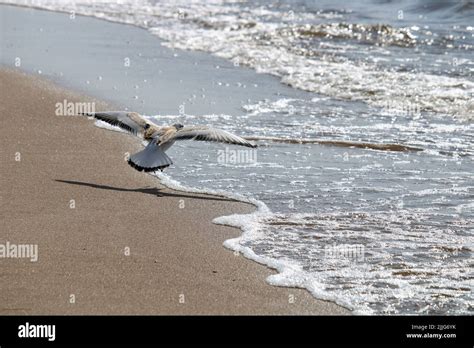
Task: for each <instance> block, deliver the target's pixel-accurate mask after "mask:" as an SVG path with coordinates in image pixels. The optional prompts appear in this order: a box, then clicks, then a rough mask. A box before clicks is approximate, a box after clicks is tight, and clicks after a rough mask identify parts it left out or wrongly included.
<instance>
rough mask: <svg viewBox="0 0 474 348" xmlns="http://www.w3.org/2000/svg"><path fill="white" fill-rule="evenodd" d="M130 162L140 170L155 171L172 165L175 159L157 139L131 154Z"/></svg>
mask: <svg viewBox="0 0 474 348" xmlns="http://www.w3.org/2000/svg"><path fill="white" fill-rule="evenodd" d="M128 164H129V165H130V166H132V167H133V168H135V169H136V170H138V171H140V172H142V171H144V172H155V171H157V170H160V169H163V168H166V167H168V166H170V165H171V164H173V161H172V160H171V158H169V157H168V155H167V154H166V153H165V152H164V151H163V149H161V147H160V146H158V145H157V144H156V141H151V142H150V143H149V144H148V145H147V146H146V147H145V149H143V150H142V151H140V152H137V153H135V154H133V155H131V156H130V158H129V159H128Z"/></svg>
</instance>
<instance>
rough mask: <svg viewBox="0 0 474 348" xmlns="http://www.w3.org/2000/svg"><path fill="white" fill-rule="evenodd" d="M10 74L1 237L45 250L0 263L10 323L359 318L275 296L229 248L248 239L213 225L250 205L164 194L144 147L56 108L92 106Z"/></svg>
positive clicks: (292, 292)
mask: <svg viewBox="0 0 474 348" xmlns="http://www.w3.org/2000/svg"><path fill="white" fill-rule="evenodd" d="M0 71H1V72H0V80H1V82H2V86H8V88H4V87H2V95H4V96H5V100H6V102H5V103H4V104H2V111H3V114H4V115H5V116H4V118H5V124H6V126H5V128H3V132H4V134H3V136H2V142H3V144H2V149H4V151H3V152H2V157H3V163H5V166H4V167H3V169H2V171H5V173H2V178H4V179H3V181H4V182H3V183H2V195H1V196H2V202H1V206H2V214H4V215H5V217H4V218H2V221H3V222H2V224H3V225H4V226H2V230H4V231H7V233H6V235H5V240H8V241H10V242H11V243H15V242H16V243H31V244H37V245H38V254H39V255H38V262H35V263H33V262H31V263H30V262H26V261H25V260H15V259H9V260H2V261H3V262H4V266H5V268H4V274H3V276H4V281H5V284H7V285H6V286H5V289H4V291H2V295H1V296H0V299H1V300H0V301H1V303H2V304H1V309H0V313H1V314H4V315H5V314H10V315H11V314H42V315H44V314H325V315H327V314H330V315H331V314H348V313H350V312H349V311H348V310H346V309H344V308H342V307H340V306H338V305H336V304H334V303H332V302H327V301H322V300H317V299H315V298H313V297H312V295H311V294H310V293H309V292H308V291H306V290H303V289H295V288H282V287H275V286H271V285H269V284H267V283H266V282H265V278H266V277H267V276H269V275H271V274H275V271H273V270H271V269H269V268H267V267H265V266H263V265H260V264H257V263H256V262H254V261H251V260H248V259H246V258H244V257H242V256H233V254H232V251H230V250H228V249H226V248H224V247H223V245H222V244H223V242H224V241H225V240H228V239H231V238H235V237H238V236H239V235H240V234H241V231H240V230H238V229H235V228H231V227H226V226H222V225H216V224H214V223H212V220H213V219H214V218H215V217H220V216H223V215H229V214H232V213H247V212H249V211H251V210H249V208H250V207H249V206H248V205H247V204H244V203H241V202H236V201H232V200H229V199H225V198H222V197H216V196H210V195H204V194H193V193H186V192H181V191H173V190H170V189H168V188H165V187H162V186H161V185H160V184H158V185H157V178H155V177H152V176H149V175H145V174H143V173H139V172H136V171H134V170H133V169H131V168H129V167H128V166H127V165H126V163H125V162H124V161H123V154H124V153H125V152H127V151H133V150H135V149H138V148H139V146H140V142H139V141H137V140H136V139H133V138H132V137H130V136H127V135H125V134H121V133H116V132H107V131H105V130H103V129H100V128H98V127H95V126H94V125H93V122H92V121H90V120H87V119H86V118H85V119H81V118H80V117H69V118H68V117H59V116H55V115H54V105H55V103H56V102H61V101H62V100H64V99H67V100H68V101H73V102H74V101H84V100H83V99H84V98H86V99H87V101H91V100H94V99H92V98H90V97H84V96H81V95H77V94H76V93H74V92H71V91H69V90H64V89H63V88H61V87H58V86H57V85H54V84H53V83H51V82H49V81H47V80H45V79H39V78H37V77H33V76H29V75H26V74H25V73H23V72H22V73H20V72H18V71H13V70H10V69H8V70H7V69H5V68H2V69H1V70H0ZM94 101H95V102H96V103H97V108H98V109H104V108H107V105H106V104H104V103H102V102H99V101H97V100H94ZM53 144H54V146H53ZM17 153H20V156H21V160H20V161H15V160H14V159H13V156H14V154H17ZM112 168H117V170H116V171H115V170H111V169H112ZM156 186H158V187H156ZM72 200H73V201H74V208H71V206H70V205H71V201H72ZM7 202H8V204H7ZM162 202H163V203H162ZM160 203H162V204H160ZM180 204H181V205H182V204H184V207H185V208H184V209H180V208H179V206H180ZM131 207H133V209H130V208H131ZM188 207H189V208H188ZM252 210H253V207H252ZM127 250H128V255H126V253H127ZM73 295H74V300H75V302H74V303H71V299H72V297H71V296H73Z"/></svg>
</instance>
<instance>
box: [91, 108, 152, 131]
mask: <svg viewBox="0 0 474 348" xmlns="http://www.w3.org/2000/svg"><path fill="white" fill-rule="evenodd" d="M82 115H85V116H89V117H94V118H96V119H98V120H101V121H104V122H106V123H108V124H110V125H112V126H117V127H120V128H122V129H123V130H125V131H127V132H129V133H132V134H134V135H138V134H139V133H143V132H145V131H146V130H147V129H148V128H149V127H150V126H156V125H154V124H153V123H151V122H149V121H148V120H146V119H145V118H144V117H143V116H141V115H140V114H139V113H137V112H128V111H103V112H93V113H83V114H82Z"/></svg>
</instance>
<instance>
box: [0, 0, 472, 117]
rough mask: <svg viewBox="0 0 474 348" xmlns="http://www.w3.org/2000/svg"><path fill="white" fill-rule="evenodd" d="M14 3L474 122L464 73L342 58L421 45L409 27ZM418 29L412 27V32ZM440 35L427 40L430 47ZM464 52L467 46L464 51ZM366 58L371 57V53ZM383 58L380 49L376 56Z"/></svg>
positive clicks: (284, 15) (216, 9) (237, 6)
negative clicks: (353, 47) (129, 27)
mask: <svg viewBox="0 0 474 348" xmlns="http://www.w3.org/2000/svg"><path fill="white" fill-rule="evenodd" d="M3 2H6V3H10V1H3ZM14 3H15V4H21V5H25V6H34V7H37V8H44V9H49V10H55V11H66V12H70V11H75V13H77V14H83V15H87V16H94V17H98V18H102V19H107V20H112V21H117V22H122V23H127V24H134V25H137V26H140V27H143V28H146V29H149V30H150V32H151V33H153V34H155V35H157V36H158V37H160V38H162V39H164V40H165V41H166V42H165V45H166V46H169V47H173V48H178V49H187V50H202V51H206V52H210V53H212V54H214V55H216V56H218V57H222V58H225V59H229V60H231V61H232V62H234V63H235V64H241V65H247V66H250V67H252V68H254V69H255V70H256V71H257V72H260V73H268V74H272V75H276V76H279V77H280V78H281V81H282V82H283V83H285V84H288V85H290V86H292V87H294V88H298V89H302V90H306V91H310V92H315V93H318V94H321V95H326V96H330V97H332V98H337V99H341V100H352V101H362V102H365V103H368V104H370V105H375V106H380V107H382V106H383V105H385V104H386V103H387V102H396V103H400V104H410V105H417V107H419V109H420V110H422V111H431V112H435V113H442V114H448V115H458V116H459V117H458V118H459V119H460V120H472V119H473V118H474V114H473V112H474V111H473V110H472V109H471V108H468V107H466V105H468V103H469V102H471V101H472V98H473V95H474V82H472V81H470V80H469V79H467V78H466V77H465V76H463V77H461V76H459V77H448V76H441V75H437V74H434V73H431V72H416V71H403V69H401V68H399V69H391V68H389V67H385V66H380V64H377V63H375V62H370V61H365V60H358V59H356V60H354V59H348V58H347V56H345V55H344V50H346V49H347V47H348V46H350V41H351V40H355V41H363V42H365V43H370V44H374V45H382V46H387V45H396V46H404V47H405V46H406V47H411V46H414V45H417V44H418V43H420V42H422V41H420V40H418V39H417V38H416V35H415V34H413V33H412V31H411V29H410V28H404V27H402V28H396V27H394V26H392V25H390V24H366V23H346V22H336V23H319V24H318V23H313V22H315V21H316V22H317V21H318V20H321V18H320V17H318V16H319V14H318V13H317V12H316V13H306V12H297V11H294V12H282V11H277V10H273V9H270V8H264V7H252V6H250V5H248V4H247V5H242V4H241V3H239V2H237V3H235V2H228V1H218V0H215V1H211V2H201V1H184V0H180V1H160V2H157V3H154V4H150V3H148V2H137V1H122V2H121V3H120V5H117V4H114V3H113V2H110V1H90V0H89V1H87V0H70V1H64V2H62V1H61V2H59V1H51V0H35V1H32V0H23V1H15V2H14ZM420 32H421V31H420V30H418V31H417V35H419V34H420ZM427 32H430V31H429V30H427ZM448 36H449V37H448ZM448 36H446V35H441V39H442V40H447V41H449V43H448V44H447V46H446V48H449V47H453V48H454V47H455V46H454V44H453V43H454V42H456V41H457V39H456V38H462V37H464V36H465V35H464V36H463V34H462V33H461V34H457V36H456V37H455V36H453V35H448ZM438 37H439V36H435V38H434V39H428V40H429V42H430V45H432V44H433V43H434V42H435V41H433V40H435V39H436V40H438V39H437V38H438ZM443 38H444V39H443ZM308 39H309V40H308ZM320 39H321V40H320ZM322 39H324V40H322ZM342 39H344V40H345V41H346V43H344V44H343V45H342V46H340V49H341V50H342V52H341V54H334V52H331V50H330V51H325V49H324V47H323V46H324V44H325V43H335V41H337V40H342ZM347 40H349V42H347ZM463 47H464V46H463ZM464 49H466V50H469V49H472V47H471V48H469V47H468V46H465V47H464ZM358 50H359V53H364V52H366V51H365V48H364V46H360V45H359V46H358ZM366 53H371V54H372V55H374V56H375V55H376V54H375V53H376V51H375V50H373V49H371V50H369V51H367V52H366ZM385 54H386V52H384V51H382V52H380V54H377V56H380V55H381V56H384V55H385ZM388 54H390V51H388ZM378 62H379V63H380V62H381V60H378ZM456 64H457V63H456ZM462 71H467V70H462ZM464 74H466V73H464ZM466 76H467V75H466Z"/></svg>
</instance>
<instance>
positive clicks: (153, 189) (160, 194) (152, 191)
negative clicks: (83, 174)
mask: <svg viewBox="0 0 474 348" xmlns="http://www.w3.org/2000/svg"><path fill="white" fill-rule="evenodd" d="M54 181H56V182H61V183H64V184H69V185H79V186H87V187H93V188H96V189H101V190H111V191H119V192H140V193H146V194H149V195H154V196H157V197H176V198H191V199H202V200H208V201H225V202H236V201H235V200H233V199H227V198H220V197H213V196H203V195H198V194H193V195H187V194H182V193H175V192H163V190H160V189H159V188H156V187H149V188H148V187H145V188H123V187H114V186H108V185H99V184H93V183H90V182H82V181H72V180H59V179H55V180H54Z"/></svg>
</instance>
